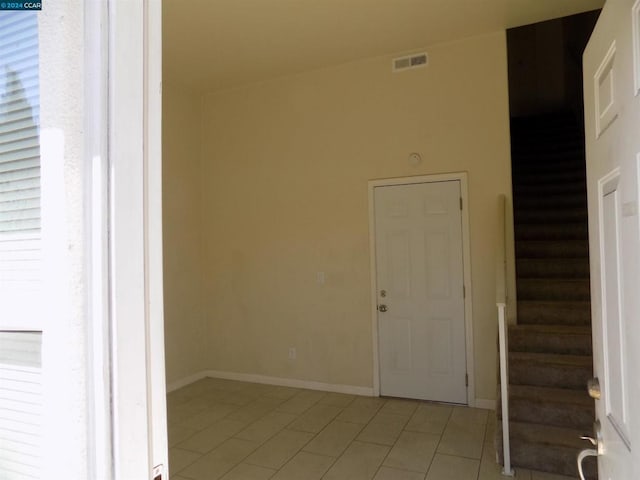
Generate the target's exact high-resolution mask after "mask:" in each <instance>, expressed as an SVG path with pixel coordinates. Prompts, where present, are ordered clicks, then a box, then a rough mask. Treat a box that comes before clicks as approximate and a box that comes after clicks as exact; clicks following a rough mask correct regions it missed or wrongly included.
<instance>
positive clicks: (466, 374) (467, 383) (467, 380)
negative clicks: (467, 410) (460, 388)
mask: <svg viewBox="0 0 640 480" xmlns="http://www.w3.org/2000/svg"><path fill="white" fill-rule="evenodd" d="M464 386H465V387H468V386H469V374H468V373H465V374H464Z"/></svg>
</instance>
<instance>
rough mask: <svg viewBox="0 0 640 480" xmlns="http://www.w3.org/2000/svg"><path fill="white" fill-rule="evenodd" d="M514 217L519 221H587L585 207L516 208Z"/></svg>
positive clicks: (518, 222)
mask: <svg viewBox="0 0 640 480" xmlns="http://www.w3.org/2000/svg"><path fill="white" fill-rule="evenodd" d="M514 219H515V222H516V223H517V224H520V223H562V224H564V223H585V224H586V223H587V222H588V220H589V216H588V213H587V209H586V208H555V209H517V210H516V211H515V212H514Z"/></svg>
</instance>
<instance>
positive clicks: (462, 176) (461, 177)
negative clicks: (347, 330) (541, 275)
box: [368, 172, 477, 407]
mask: <svg viewBox="0 0 640 480" xmlns="http://www.w3.org/2000/svg"><path fill="white" fill-rule="evenodd" d="M449 181H459V182H460V196H461V197H462V215H461V216H462V264H463V270H464V272H463V275H464V287H465V290H466V296H465V299H464V317H465V319H464V320H465V336H466V355H467V374H468V375H469V385H468V386H467V404H468V405H469V406H470V407H475V406H477V400H476V398H475V391H476V389H475V357H474V354H473V311H472V310H473V302H472V298H473V289H472V282H471V241H470V237H469V231H470V228H469V225H470V223H469V189H468V188H469V187H468V180H467V172H453V173H440V174H435V175H420V176H415V177H400V178H387V179H378V180H370V181H369V187H368V189H369V263H370V272H371V334H372V337H373V338H372V340H373V349H372V350H373V379H372V384H373V394H374V396H379V395H380V356H379V352H378V350H379V348H378V310H377V302H376V299H377V297H378V295H377V292H378V287H377V274H376V272H377V271H378V270H377V265H376V239H375V236H376V235H375V234H376V230H375V210H374V207H375V205H374V189H375V188H376V187H386V186H392V185H414V184H418V183H433V182H449Z"/></svg>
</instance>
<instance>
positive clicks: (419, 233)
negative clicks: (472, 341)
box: [374, 180, 467, 404]
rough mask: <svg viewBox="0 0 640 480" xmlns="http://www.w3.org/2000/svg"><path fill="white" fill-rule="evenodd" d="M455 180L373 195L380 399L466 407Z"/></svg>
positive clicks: (376, 191)
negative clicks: (401, 398)
mask: <svg viewBox="0 0 640 480" xmlns="http://www.w3.org/2000/svg"><path fill="white" fill-rule="evenodd" d="M460 198H461V197H460V181H458V180H454V181H442V182H432V183H418V184H410V185H392V186H379V187H375V189H374V209H375V245H376V269H377V272H376V280H377V289H378V291H377V295H378V298H377V302H378V342H379V365H380V393H381V394H382V395H388V396H394V397H404V398H417V399H424V400H435V401H441V402H452V403H460V404H466V403H467V388H466V378H465V377H466V347H465V315H464V313H465V312H464V292H463V285H464V277H463V258H462V250H463V249H462V215H461V207H460V205H461V200H460Z"/></svg>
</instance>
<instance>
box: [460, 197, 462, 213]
mask: <svg viewBox="0 0 640 480" xmlns="http://www.w3.org/2000/svg"><path fill="white" fill-rule="evenodd" d="M460 210H462V197H460Z"/></svg>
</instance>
